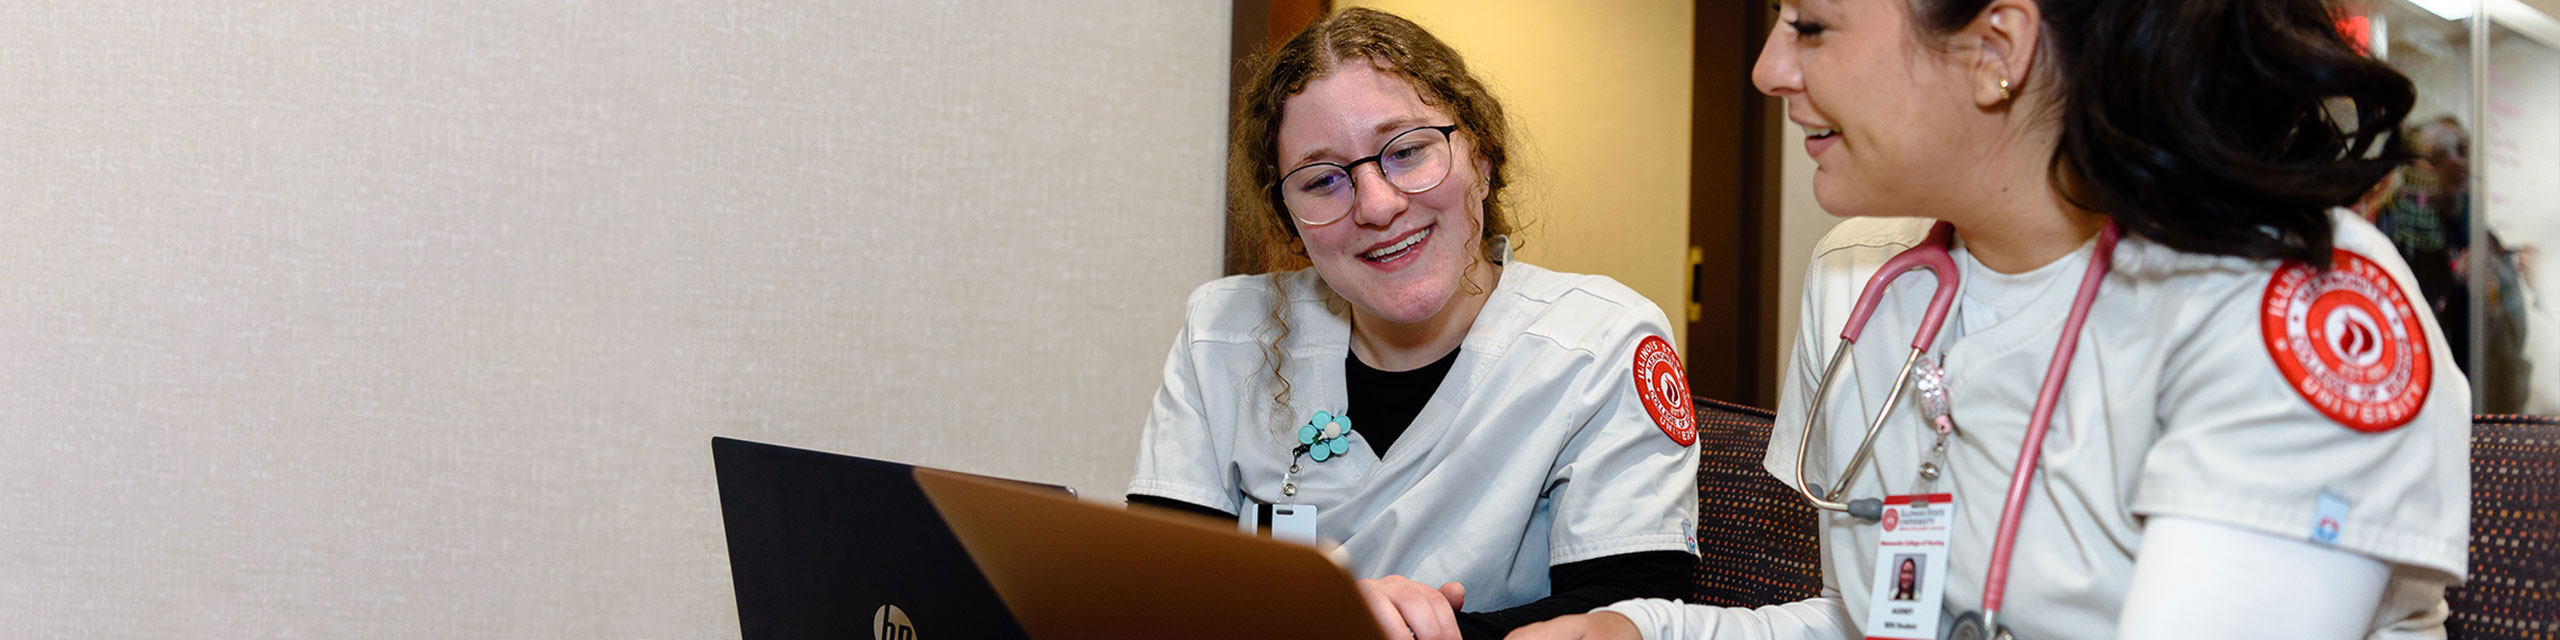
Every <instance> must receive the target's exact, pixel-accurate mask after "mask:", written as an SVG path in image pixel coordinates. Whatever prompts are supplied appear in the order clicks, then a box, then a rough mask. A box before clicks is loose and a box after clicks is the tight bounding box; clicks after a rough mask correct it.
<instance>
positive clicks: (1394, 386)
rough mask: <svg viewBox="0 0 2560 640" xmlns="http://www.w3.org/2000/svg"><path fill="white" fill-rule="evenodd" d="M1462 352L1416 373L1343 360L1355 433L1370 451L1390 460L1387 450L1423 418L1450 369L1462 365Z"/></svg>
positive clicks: (1354, 357)
mask: <svg viewBox="0 0 2560 640" xmlns="http://www.w3.org/2000/svg"><path fill="white" fill-rule="evenodd" d="M1459 351H1460V350H1458V349H1451V350H1449V355H1447V356H1443V357H1441V358H1440V360H1438V361H1436V362H1433V363H1431V364H1426V365H1422V367H1421V368H1418V369H1414V370H1412V371H1380V370H1378V368H1377V367H1372V366H1369V363H1366V362H1361V361H1360V356H1357V355H1350V356H1343V358H1342V387H1343V389H1345V390H1346V391H1347V395H1350V396H1351V406H1350V407H1346V408H1347V409H1349V411H1346V412H1344V413H1343V414H1342V415H1343V416H1345V417H1349V418H1351V430H1353V431H1357V432H1360V437H1362V438H1366V439H1368V440H1369V450H1371V451H1375V452H1377V454H1378V458H1379V459H1382V460H1383V459H1385V458H1386V457H1387V448H1388V447H1393V446H1395V444H1396V438H1400V437H1404V430H1405V427H1410V426H1413V418H1414V416H1418V415H1422V405H1426V404H1430V403H1431V396H1432V394H1434V393H1437V392H1439V391H1440V381H1441V380H1445V379H1447V378H1448V377H1449V369H1450V367H1453V366H1456V365H1457V364H1458V352H1459Z"/></svg>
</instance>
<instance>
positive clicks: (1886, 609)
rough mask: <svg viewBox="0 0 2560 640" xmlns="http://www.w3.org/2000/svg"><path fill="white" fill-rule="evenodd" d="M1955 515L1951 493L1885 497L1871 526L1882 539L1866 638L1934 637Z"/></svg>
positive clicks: (1916, 639) (1913, 639) (1925, 639)
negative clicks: (1880, 516) (1948, 544)
mask: <svg viewBox="0 0 2560 640" xmlns="http://www.w3.org/2000/svg"><path fill="white" fill-rule="evenodd" d="M1921 505H1926V506H1921ZM1955 513H1956V499H1955V494H1951V493H1939V494H1931V495H1927V496H1918V495H1902V496H1886V497H1885V499H1884V517H1883V518H1881V519H1879V520H1877V522H1876V526H1877V528H1879V529H1882V530H1883V536H1882V538H1881V539H1880V540H1879V541H1878V542H1877V544H1876V575H1875V581H1874V582H1872V583H1871V584H1874V585H1875V591H1874V592H1873V593H1872V594H1870V595H1869V597H1868V598H1867V603H1868V609H1867V626H1866V633H1867V637H1868V638H1874V639H1877V640H1928V639H1931V638H1936V637H1937V635H1938V617H1939V614H1940V612H1941V611H1942V610H1944V609H1945V606H1944V603H1945V602H1946V600H1945V599H1944V598H1943V596H1944V595H1945V591H1946V586H1947V578H1946V576H1947V539H1948V535H1947V534H1948V533H1949V532H1950V531H1952V530H1953V529H1954V527H1955Z"/></svg>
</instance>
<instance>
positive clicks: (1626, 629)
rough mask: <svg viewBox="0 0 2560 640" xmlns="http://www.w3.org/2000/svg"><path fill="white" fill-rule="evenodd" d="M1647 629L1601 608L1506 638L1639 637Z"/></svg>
mask: <svg viewBox="0 0 2560 640" xmlns="http://www.w3.org/2000/svg"><path fill="white" fill-rule="evenodd" d="M1643 637H1644V631H1643V630H1641V629H1637V628H1636V623H1635V622H1633V621H1629V620H1627V617H1626V616H1622V615H1618V614H1616V613H1612V612H1608V611H1602V612H1599V613H1585V614H1580V615H1570V616H1564V617H1561V618H1556V619H1554V620H1548V621H1546V622H1540V623H1537V624H1533V625H1529V626H1526V627H1521V628H1520V629H1519V630H1517V631H1513V632H1511V635H1508V636H1504V637H1503V638H1504V640H1604V639H1630V640H1632V639H1638V638H1643Z"/></svg>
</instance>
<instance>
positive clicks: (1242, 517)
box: [1236, 502, 1316, 545]
mask: <svg viewBox="0 0 2560 640" xmlns="http://www.w3.org/2000/svg"><path fill="white" fill-rule="evenodd" d="M1236 529H1237V530H1239V531H1243V532H1245V533H1250V534H1253V535H1257V536H1262V537H1265V538H1270V539H1273V540H1286V541H1289V542H1295V543H1298V544H1308V545H1311V544H1315V543H1316V508H1315V505H1306V504H1271V503H1268V502H1261V503H1255V504H1254V505H1253V506H1252V507H1251V508H1248V509H1245V510H1244V513H1242V514H1238V515H1237V516H1236Z"/></svg>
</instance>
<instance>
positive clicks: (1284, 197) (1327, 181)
mask: <svg viewBox="0 0 2560 640" xmlns="http://www.w3.org/2000/svg"><path fill="white" fill-rule="evenodd" d="M1456 130H1458V125H1454V124H1453V125H1449V126H1445V127H1421V128H1417V129H1413V130H1410V131H1406V132H1404V133H1399V134H1396V137H1394V138H1389V139H1388V140H1387V144H1386V146H1384V147H1380V148H1379V149H1378V155H1374V156H1369V157H1366V158H1361V159H1358V160H1353V161H1351V163H1350V164H1334V163H1331V162H1318V163H1315V164H1311V165H1307V166H1303V167H1299V168H1297V169H1296V170H1293V171H1290V172H1289V175H1286V176H1282V177H1281V178H1280V184H1279V186H1277V187H1274V188H1275V189H1278V190H1279V192H1280V206H1281V208H1283V209H1286V210H1288V212H1289V216H1290V217H1293V218H1297V219H1298V222H1301V223H1304V224H1306V225H1307V226H1310V227H1321V226H1324V225H1328V224H1333V223H1336V222H1341V221H1342V219H1343V218H1344V217H1346V216H1349V215H1351V205H1352V203H1354V202H1357V201H1358V200H1359V197H1358V196H1357V195H1356V194H1355V193H1354V192H1355V191H1356V189H1355V187H1356V186H1357V185H1354V184H1353V181H1352V179H1351V171H1352V170H1353V169H1358V168H1359V167H1360V165H1363V164H1368V163H1372V162H1375V163H1378V173H1379V174H1380V175H1382V176H1385V177H1386V179H1387V184H1389V185H1393V186H1395V188H1396V190H1398V191H1403V192H1405V193H1422V192H1424V191H1430V190H1431V188H1432V187H1437V186H1440V181H1441V180H1445V179H1447V178H1448V177H1449V156H1450V155H1451V153H1450V151H1449V132H1451V131H1456Z"/></svg>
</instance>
